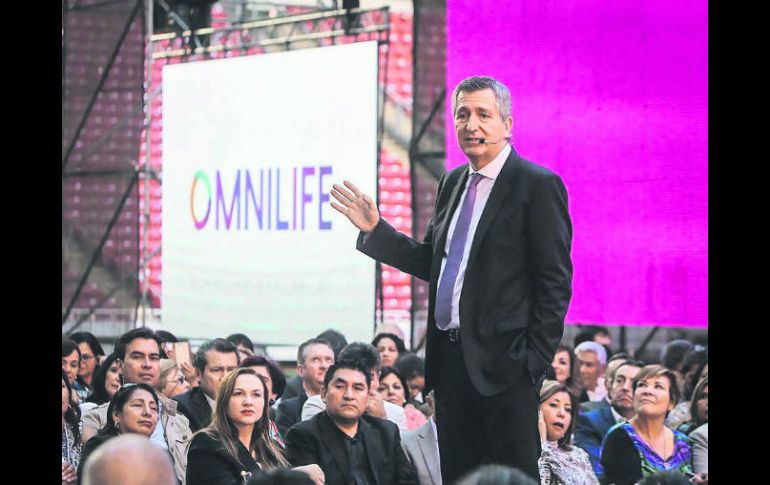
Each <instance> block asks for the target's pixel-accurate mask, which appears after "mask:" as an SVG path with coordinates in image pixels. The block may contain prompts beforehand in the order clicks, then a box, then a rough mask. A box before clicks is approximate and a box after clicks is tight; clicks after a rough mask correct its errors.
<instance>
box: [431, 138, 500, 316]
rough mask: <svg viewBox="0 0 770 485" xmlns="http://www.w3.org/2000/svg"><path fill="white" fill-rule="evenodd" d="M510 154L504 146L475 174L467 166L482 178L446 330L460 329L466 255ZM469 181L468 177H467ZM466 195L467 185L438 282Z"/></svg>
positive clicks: (452, 227) (457, 210)
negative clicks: (461, 296)
mask: <svg viewBox="0 0 770 485" xmlns="http://www.w3.org/2000/svg"><path fill="white" fill-rule="evenodd" d="M510 153H511V146H510V145H508V144H506V145H505V146H504V147H503V149H502V150H500V153H498V154H497V156H496V157H495V159H494V160H492V161H491V162H490V163H488V164H487V165H486V166H484V168H482V169H481V170H479V171H478V172H476V171H475V170H473V166H472V165H470V164H469V166H468V170H469V174H474V173H478V174H479V175H482V176H483V177H484V178H482V179H481V180H480V181H479V183H478V185H477V186H476V201H475V203H474V204H473V215H472V216H471V223H470V226H469V227H468V238H467V239H466V240H465V248H464V249H463V258H462V260H461V261H460V268H459V270H458V271H457V279H456V280H455V286H454V291H453V292H452V312H451V316H452V318H451V320H450V321H449V325H447V327H446V328H447V330H448V329H451V328H460V294H461V293H462V291H463V280H464V279H465V269H466V268H467V266H468V254H470V252H471V245H472V244H473V237H474V235H475V234H476V226H478V225H479V219H481V214H482V212H484V207H485V206H486V205H487V200H488V199H489V194H491V193H492V186H494V184H495V180H496V179H497V176H498V175H500V171H501V170H502V169H503V165H504V164H505V161H506V160H507V159H508V155H509V154H510ZM469 179H470V177H469ZM467 193H468V184H465V189H463V194H462V196H461V197H460V202H459V203H458V204H457V208H456V209H455V212H454V214H452V221H451V222H450V224H449V232H448V233H447V238H446V245H445V246H444V257H443V258H442V260H441V273H440V274H439V278H438V280H439V281H441V275H443V274H444V266H446V260H447V255H448V254H449V248H450V247H451V244H452V236H453V235H454V230H455V226H456V225H457V219H458V218H459V217H460V209H461V208H462V206H463V201H464V200H465V196H466V195H467Z"/></svg>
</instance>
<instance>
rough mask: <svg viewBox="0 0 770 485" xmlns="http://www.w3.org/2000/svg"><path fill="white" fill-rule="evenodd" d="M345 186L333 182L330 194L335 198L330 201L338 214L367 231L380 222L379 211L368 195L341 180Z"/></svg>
mask: <svg viewBox="0 0 770 485" xmlns="http://www.w3.org/2000/svg"><path fill="white" fill-rule="evenodd" d="M343 183H344V184H345V187H343V186H341V185H338V184H333V185H332V187H333V188H332V190H331V195H332V196H333V197H334V198H335V199H337V201H338V202H339V204H338V203H337V202H334V201H333V200H332V201H331V202H330V203H331V206H332V207H333V208H334V209H335V210H336V211H337V212H339V213H340V214H342V215H344V216H345V217H347V218H348V219H349V220H350V222H352V223H353V225H354V226H356V227H357V228H358V229H359V230H360V231H363V232H366V233H369V232H371V231H372V230H374V227H375V226H376V225H377V223H378V222H380V212H379V211H378V210H377V204H375V203H374V201H373V200H372V199H371V198H370V197H369V196H368V195H365V194H363V193H362V192H361V191H360V190H358V187H356V186H355V185H353V184H352V183H350V182H348V181H347V180H345V181H343Z"/></svg>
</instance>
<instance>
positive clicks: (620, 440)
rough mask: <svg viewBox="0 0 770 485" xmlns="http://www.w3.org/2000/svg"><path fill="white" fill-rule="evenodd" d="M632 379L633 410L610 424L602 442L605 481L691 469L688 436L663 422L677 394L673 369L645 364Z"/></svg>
mask: <svg viewBox="0 0 770 485" xmlns="http://www.w3.org/2000/svg"><path fill="white" fill-rule="evenodd" d="M633 383H634V411H635V412H636V414H635V415H634V416H633V417H632V418H631V419H630V420H628V421H627V422H624V423H619V424H616V425H615V426H613V427H612V428H610V431H609V432H608V433H607V436H606V437H605V439H604V444H603V445H602V451H601V463H602V467H603V468H604V476H605V479H606V481H607V482H608V483H615V484H617V485H624V484H633V483H636V482H637V481H639V480H640V479H642V478H644V477H648V476H650V475H652V474H654V473H657V472H659V471H666V470H676V471H679V472H681V473H685V474H686V473H691V472H692V465H691V460H692V455H691V451H690V446H689V444H688V441H687V437H686V436H685V435H684V434H683V433H680V432H679V431H674V430H671V429H669V428H667V427H666V426H665V424H664V421H665V418H666V414H667V413H668V412H670V411H671V410H672V409H673V408H674V406H675V405H676V403H677V401H678V400H679V396H680V390H679V387H678V384H677V379H676V375H675V374H674V371H672V370H671V369H667V368H665V367H663V366H660V365H648V366H645V367H643V368H642V369H641V370H640V371H639V373H638V374H637V375H636V377H635V378H634V381H633ZM698 480H700V478H699V479H698ZM696 483H700V482H699V481H698V482H696Z"/></svg>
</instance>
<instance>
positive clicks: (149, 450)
mask: <svg viewBox="0 0 770 485" xmlns="http://www.w3.org/2000/svg"><path fill="white" fill-rule="evenodd" d="M139 463H141V464H142V466H137V464H139ZM83 485H176V476H175V475H174V466H173V464H172V463H171V456H169V454H168V452H166V451H165V450H163V449H162V448H160V447H159V446H158V445H156V444H154V443H152V442H151V441H150V440H148V439H147V438H146V437H144V436H139V435H136V434H124V435H120V436H117V437H115V438H112V439H110V440H109V441H107V442H105V443H104V444H103V445H102V446H100V447H99V448H97V449H96V451H94V452H93V453H92V454H91V456H90V457H88V459H87V461H86V464H85V468H84V470H83Z"/></svg>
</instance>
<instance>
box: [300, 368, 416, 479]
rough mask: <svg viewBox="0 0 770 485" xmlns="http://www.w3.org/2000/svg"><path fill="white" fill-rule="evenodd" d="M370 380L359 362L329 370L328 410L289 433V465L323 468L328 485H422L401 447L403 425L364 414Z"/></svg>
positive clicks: (326, 383)
mask: <svg viewBox="0 0 770 485" xmlns="http://www.w3.org/2000/svg"><path fill="white" fill-rule="evenodd" d="M370 379H371V377H370V375H369V373H368V372H367V371H366V369H365V368H364V367H363V366H362V365H361V364H360V363H358V362H356V361H350V360H342V361H340V362H338V363H336V364H334V365H333V366H331V367H330V368H329V370H328V371H327V373H326V377H325V378H324V387H323V389H322V390H321V396H322V398H323V400H324V401H325V402H326V411H324V412H322V413H318V414H316V415H315V416H314V417H312V418H311V419H309V420H307V421H302V422H301V423H299V424H297V425H295V426H293V427H292V428H291V429H290V430H289V432H288V434H287V436H286V454H287V458H288V460H289V462H291V463H292V464H293V465H294V466H301V465H309V464H317V465H318V466H320V467H321V469H322V470H323V472H324V475H325V477H326V483H356V484H359V485H375V484H378V485H389V484H403V485H409V484H414V485H417V483H418V481H417V474H416V472H415V470H414V468H413V467H412V465H411V464H410V463H409V461H408V460H407V458H406V455H404V450H403V449H402V448H401V440H400V437H399V431H398V426H396V425H395V424H393V423H391V422H390V421H387V420H385V419H380V418H375V417H372V416H365V415H364V412H365V411H366V405H367V402H368V400H369V385H370Z"/></svg>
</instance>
